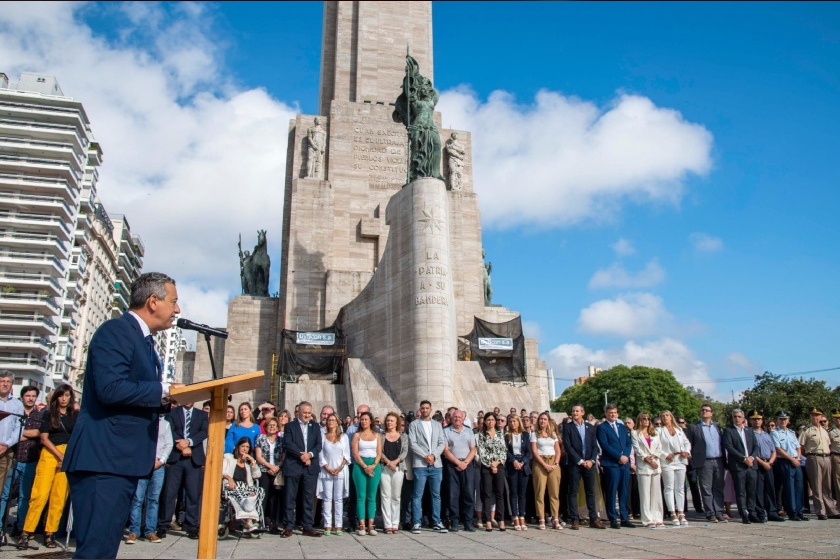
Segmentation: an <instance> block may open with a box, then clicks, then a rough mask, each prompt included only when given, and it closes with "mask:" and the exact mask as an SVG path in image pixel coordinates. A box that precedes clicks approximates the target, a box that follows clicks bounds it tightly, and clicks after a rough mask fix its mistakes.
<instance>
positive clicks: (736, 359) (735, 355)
mask: <svg viewBox="0 0 840 560" xmlns="http://www.w3.org/2000/svg"><path fill="white" fill-rule="evenodd" d="M760 367H761V366H759V365H758V364H756V363H754V362H753V361H752V360H750V359H749V357H748V356H747V355H746V354H744V353H742V352H730V353H729V355H728V356H726V370H727V371H728V372H729V373H745V372H746V373H748V374H751V375H753V374H756V373H758V372H759V371H760Z"/></svg>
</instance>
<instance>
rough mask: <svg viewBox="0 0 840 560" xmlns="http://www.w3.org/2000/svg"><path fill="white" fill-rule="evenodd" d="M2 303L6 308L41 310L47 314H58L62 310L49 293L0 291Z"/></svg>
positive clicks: (0, 303) (0, 301)
mask: <svg viewBox="0 0 840 560" xmlns="http://www.w3.org/2000/svg"><path fill="white" fill-rule="evenodd" d="M0 305H2V306H3V308H4V309H10V310H19V311H22V312H26V311H40V312H42V313H44V314H46V315H58V312H59V310H60V309H59V307H58V303H57V302H56V301H55V298H54V297H51V296H49V295H47V294H32V293H10V292H0Z"/></svg>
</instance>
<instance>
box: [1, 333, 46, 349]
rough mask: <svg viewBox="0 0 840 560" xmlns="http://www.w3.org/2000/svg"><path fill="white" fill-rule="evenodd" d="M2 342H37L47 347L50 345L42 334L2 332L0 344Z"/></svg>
mask: <svg viewBox="0 0 840 560" xmlns="http://www.w3.org/2000/svg"><path fill="white" fill-rule="evenodd" d="M3 344H37V345H38V346H43V347H44V348H48V347H49V346H50V341H49V340H47V339H46V338H44V337H43V336H23V335H14V334H4V335H0V346H2V345H3Z"/></svg>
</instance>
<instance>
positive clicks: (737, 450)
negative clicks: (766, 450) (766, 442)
mask: <svg viewBox="0 0 840 560" xmlns="http://www.w3.org/2000/svg"><path fill="white" fill-rule="evenodd" d="M744 439H746V440H747V447H748V448H749V449H744V442H743V441H742V440H741V436H740V435H738V429H737V428H736V427H735V426H729V427H728V428H726V429H725V430H724V431H723V449H724V450H725V451H726V455H727V459H726V463H727V465H726V466H727V467H729V470H731V471H740V470H746V469H750V468H752V469H756V468H758V462H757V461H755V460H754V459H755V457H758V454H759V453H760V452H761V449H760V447H759V445H758V438H756V437H755V432H753V431H752V428H746V427H745V428H744ZM747 456H749V457H753V464H752V467H748V466H747V465H746V464H745V463H744V459H745V458H746V457H747Z"/></svg>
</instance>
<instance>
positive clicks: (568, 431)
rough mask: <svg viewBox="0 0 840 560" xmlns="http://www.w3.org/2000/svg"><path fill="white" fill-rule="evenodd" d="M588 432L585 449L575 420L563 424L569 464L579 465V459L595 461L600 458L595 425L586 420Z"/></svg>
mask: <svg viewBox="0 0 840 560" xmlns="http://www.w3.org/2000/svg"><path fill="white" fill-rule="evenodd" d="M583 425H584V431H585V434H586V449H583V442H581V441H580V434H579V433H578V430H577V427H576V426H575V423H574V421H572V422H569V423H568V424H563V451H565V452H566V458H567V459H568V461H569V463H568V464H569V465H577V464H578V462H579V461H581V460H583V461H593V462H594V461H595V460H596V459H597V458H598V446H597V445H595V437H596V436H595V426H593V425H592V424H590V423H589V422H584V423H583Z"/></svg>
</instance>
